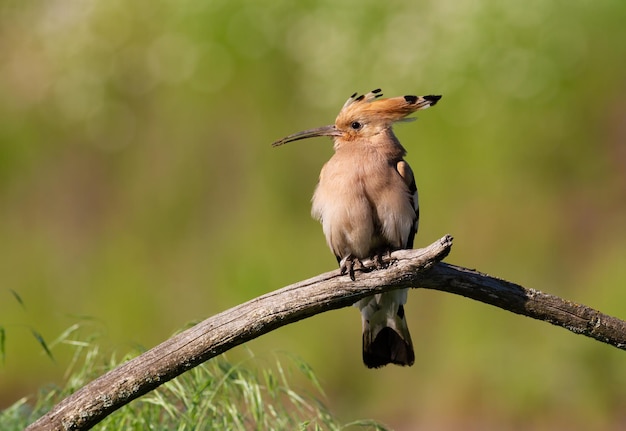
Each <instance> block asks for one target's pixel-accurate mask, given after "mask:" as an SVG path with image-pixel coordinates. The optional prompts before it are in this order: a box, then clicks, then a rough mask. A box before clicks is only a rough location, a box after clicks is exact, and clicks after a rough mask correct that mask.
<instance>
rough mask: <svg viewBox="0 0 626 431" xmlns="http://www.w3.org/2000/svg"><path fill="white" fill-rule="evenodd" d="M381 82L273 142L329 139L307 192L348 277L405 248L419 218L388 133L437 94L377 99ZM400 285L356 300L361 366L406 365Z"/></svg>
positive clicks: (406, 172)
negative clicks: (329, 151) (325, 117)
mask: <svg viewBox="0 0 626 431" xmlns="http://www.w3.org/2000/svg"><path fill="white" fill-rule="evenodd" d="M382 95H383V94H382V92H381V89H379V88H377V89H375V90H372V91H370V92H369V93H367V94H363V95H358V93H354V94H353V95H352V96H350V98H348V100H347V101H346V102H345V104H344V105H343V107H342V108H341V110H340V112H339V114H338V115H337V118H336V119H335V123H334V124H331V125H328V126H323V127H318V128H314V129H309V130H304V131H301V132H298V133H294V134H291V135H289V136H286V137H284V138H282V139H279V140H278V141H276V142H274V143H273V144H272V145H273V146H275V147H276V146H280V145H283V144H286V143H288V142H293V141H298V140H301V139H307V138H313V137H318V136H329V137H331V138H332V140H333V143H334V144H333V149H334V154H333V156H332V157H331V158H330V160H328V162H326V164H325V165H324V166H323V167H322V170H321V172H320V176H319V181H318V183H317V186H316V188H315V192H314V194H313V198H312V209H311V214H312V216H313V217H314V218H315V219H317V220H319V221H320V222H321V224H322V229H323V231H324V235H325V237H326V242H327V244H328V246H329V248H330V249H331V251H332V252H333V254H334V255H335V257H336V258H337V262H338V264H339V268H340V273H341V274H342V275H345V274H348V275H349V277H350V278H351V279H352V280H353V281H354V280H355V274H354V269H355V266H360V267H362V268H363V263H362V260H364V259H366V258H372V259H373V261H374V262H375V264H376V266H377V267H380V266H381V263H382V258H383V256H385V255H389V254H390V253H391V252H392V251H394V250H399V249H410V248H413V240H414V238H415V234H416V233H417V228H418V225H419V204H418V193H417V186H416V184H415V176H414V175H413V171H412V170H411V167H410V166H409V164H408V163H407V162H406V161H405V160H404V156H405V155H406V150H405V149H404V147H403V146H402V145H401V144H400V141H399V140H398V138H397V137H396V135H395V134H394V132H393V125H394V124H395V123H397V122H405V121H412V120H414V119H415V118H407V116H408V115H410V114H412V113H414V112H416V111H418V110H422V109H426V108H429V107H431V106H433V105H435V104H436V103H437V102H438V101H439V99H441V96H440V95H429V96H413V95H407V96H398V97H391V98H382ZM407 295H408V289H400V290H395V291H391V292H387V293H381V294H376V295H374V296H370V297H366V298H364V299H361V300H359V301H358V302H357V303H356V304H354V305H355V306H356V307H358V308H359V310H360V312H361V320H362V329H363V362H364V364H365V365H366V366H367V367H368V368H379V367H382V366H385V365H387V364H396V365H402V366H411V365H413V363H414V362H415V353H414V350H413V343H412V341H411V335H410V333H409V329H408V326H407V322H406V316H405V313H404V304H405V303H406V301H407Z"/></svg>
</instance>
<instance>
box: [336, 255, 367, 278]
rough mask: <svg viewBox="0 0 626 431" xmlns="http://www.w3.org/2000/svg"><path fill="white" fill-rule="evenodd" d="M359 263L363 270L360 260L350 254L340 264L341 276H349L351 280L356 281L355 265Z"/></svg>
mask: <svg viewBox="0 0 626 431" xmlns="http://www.w3.org/2000/svg"><path fill="white" fill-rule="evenodd" d="M355 262H356V263H358V264H359V266H360V267H361V268H363V262H361V260H360V259H358V258H356V257H354V256H353V255H351V254H349V255H347V256H346V257H344V258H343V259H341V261H340V262H339V270H340V271H341V275H344V274H346V273H347V274H348V275H349V276H350V280H352V281H354V280H355V278H354V264H355Z"/></svg>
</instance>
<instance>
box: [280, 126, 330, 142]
mask: <svg viewBox="0 0 626 431" xmlns="http://www.w3.org/2000/svg"><path fill="white" fill-rule="evenodd" d="M340 134H341V132H339V130H337V128H336V127H335V125H334V124H331V125H330V126H323V127H318V128H316V129H309V130H303V131H302V132H298V133H294V134H293V135H289V136H285V137H284V138H282V139H279V140H278V141H276V142H274V143H273V144H272V147H278V146H280V145H283V144H286V143H287V142H293V141H299V140H300V139H307V138H315V137H317V136H339V135H340Z"/></svg>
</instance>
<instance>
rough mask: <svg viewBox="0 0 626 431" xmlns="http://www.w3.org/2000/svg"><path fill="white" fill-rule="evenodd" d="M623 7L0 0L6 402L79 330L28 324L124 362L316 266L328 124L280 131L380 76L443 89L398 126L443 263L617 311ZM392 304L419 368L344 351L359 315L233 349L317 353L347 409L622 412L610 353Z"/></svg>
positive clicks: (325, 257) (418, 89) (412, 87)
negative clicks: (443, 245)
mask: <svg viewBox="0 0 626 431" xmlns="http://www.w3.org/2000/svg"><path fill="white" fill-rule="evenodd" d="M625 23H626V3H624V2H623V1H619V0H607V1H597V2H590V1H583V0H571V1H556V2H546V1H543V0H530V1H525V2H517V3H513V2H508V3H505V2H499V1H495V0H482V1H470V0H464V1H457V0H431V1H415V2H401V1H389V2H381V1H377V0H361V1H341V2H338V1H322V2H313V1H304V2H291V1H280V0H271V1H269V0H265V1H255V2H253V1H248V2H242V1H238V0H236V1H233V0H228V1H226V0H221V1H215V0H212V1H208V0H207V1H201V0H182V1H181V0H179V1H147V0H145V1H140V0H132V1H121V0H106V1H105V0H83V1H80V2H71V1H67V0H66V1H62V0H56V1H55V0H52V1H28V2H25V1H22V0H13V1H11V0H5V1H3V2H2V3H1V4H0V217H1V218H0V220H1V223H0V256H1V259H0V283H1V285H2V288H1V289H0V325H1V326H3V327H4V328H5V330H6V358H5V360H4V364H2V365H1V366H0V407H6V406H8V405H10V404H11V403H12V402H14V401H15V400H17V399H18V398H20V397H22V396H25V395H29V394H33V393H34V392H35V391H36V390H37V388H40V387H42V386H43V385H45V384H46V383H48V382H56V383H61V382H62V381H63V373H64V371H65V369H66V368H67V364H68V362H69V359H70V357H71V354H72V349H71V348H69V347H59V348H55V349H54V350H53V353H54V354H55V357H56V362H52V361H51V360H50V359H49V358H47V357H46V355H45V354H44V353H43V352H42V348H41V346H40V345H39V344H38V343H37V340H36V339H35V338H34V337H33V335H32V333H31V331H32V330H33V329H34V330H36V331H38V332H40V333H41V335H42V336H43V337H44V338H45V339H46V340H48V341H50V340H53V339H54V338H55V337H56V336H58V335H59V334H60V333H61V332H62V331H63V330H64V329H65V328H67V327H69V326H70V325H72V324H74V323H76V322H77V321H80V322H83V323H85V322H87V326H86V327H87V334H88V333H89V329H90V328H92V329H93V331H96V332H99V333H100V334H101V338H100V340H99V342H100V343H101V344H102V346H103V348H105V350H107V351H116V352H121V353H122V354H123V353H125V352H127V351H129V350H130V349H132V348H133V347H135V346H137V345H139V346H143V347H145V348H149V347H152V346H154V345H155V344H157V343H159V342H160V341H162V340H164V339H166V338H168V337H169V336H170V335H171V334H172V333H173V332H175V331H176V330H178V329H180V328H182V327H184V326H185V325H186V324H188V323H189V322H190V321H198V320H201V319H204V318H206V317H209V316H211V315H213V314H216V313H218V312H220V311H223V310H225V309H227V308H229V307H231V306H234V305H236V304H239V303H241V302H243V301H245V300H248V299H251V298H253V297H255V296H258V295H261V294H263V293H265V292H268V291H271V290H273V289H277V288H279V287H281V286H284V285H286V284H289V283H292V282H295V281H298V280H301V279H304V278H308V277H311V276H313V275H316V274H318V273H320V272H324V271H329V270H332V269H334V268H335V267H336V262H335V259H334V257H333V256H332V255H331V253H330V252H329V251H328V249H327V247H326V244H325V241H324V237H323V234H322V231H321V227H320V226H319V225H318V223H317V222H315V221H314V220H312V219H311V218H310V216H309V211H310V197H311V195H312V192H313V188H314V186H315V183H316V180H317V175H318V173H319V170H320V168H321V166H322V165H323V163H324V162H325V160H327V159H328V158H329V156H330V155H331V153H332V148H331V143H330V141H329V140H325V139H318V140H312V141H303V142H298V143H293V144H290V145H289V146H287V147H283V148H280V149H272V148H271V146H270V144H271V143H272V142H273V141H274V140H276V139H278V138H280V137H282V136H284V135H287V134H290V133H293V132H296V131H299V130H302V129H306V128H310V127H315V126H320V125H324V124H328V123H331V122H332V121H333V120H334V118H335V115H336V114H337V112H338V110H339V108H340V107H341V106H342V104H343V102H344V101H345V99H346V98H347V97H348V96H349V95H350V94H352V93H353V92H355V91H359V92H366V91H369V90H371V89H373V88H377V87H381V88H382V89H383V90H384V92H385V95H386V96H397V95H403V94H432V93H434V94H443V95H444V98H443V99H442V101H441V103H440V104H438V105H437V107H436V108H434V109H432V110H428V111H426V112H424V113H422V114H421V115H420V120H419V121H418V122H417V123H412V124H409V125H398V126H397V128H396V132H397V135H398V136H399V138H400V140H401V142H402V143H403V144H404V146H405V147H406V148H407V149H408V150H409V154H408V157H407V160H408V161H409V163H411V165H412V166H413V169H414V171H415V172H416V177H417V182H418V186H419V188H420V201H421V209H422V212H421V214H422V216H421V222H420V229H421V230H420V232H419V234H418V237H417V240H416V245H417V246H423V245H426V244H429V243H430V242H432V241H433V240H435V239H437V238H439V237H441V236H442V235H444V234H446V233H450V234H452V235H453V236H454V237H455V246H454V249H453V252H452V254H451V256H450V257H449V258H448V261H449V262H453V263H456V264H459V265H463V266H468V267H472V268H478V269H479V270H481V271H484V272H488V273H490V274H493V275H497V276H500V277H503V278H506V279H508V280H511V281H515V282H518V283H520V284H523V285H525V286H527V287H532V288H536V289H539V290H543V291H546V292H549V293H553V294H556V295H559V296H563V297H565V298H568V299H571V300H573V301H577V302H582V303H585V304H587V305H590V306H592V307H594V308H597V309H600V310H602V311H603V312H605V313H607V314H611V315H615V316H618V317H622V318H626V288H625V287H626V286H625V284H626V98H625V97H626V24H625ZM11 290H13V291H15V292H16V293H18V294H19V295H20V296H21V298H22V299H23V302H24V306H21V305H20V304H19V303H18V301H16V299H15V297H14V295H13V293H12V292H11ZM407 316H408V322H409V325H410V327H411V331H412V334H413V340H414V344H415V347H416V353H417V359H416V363H415V366H413V367H412V368H404V369H402V368H399V367H387V368H385V369H381V370H376V371H372V370H367V369H365V367H363V366H362V365H361V358H360V343H361V336H360V325H361V324H360V318H359V315H358V312H357V311H356V310H355V309H343V310H339V311H333V312H330V313H326V314H322V315H319V316H316V317H314V318H311V319H308V320H306V321H303V322H299V323H296V324H293V325H290V326H288V327H285V328H282V329H279V330H277V331H274V332H272V333H270V334H268V335H266V336H264V337H262V338H261V339H259V340H255V341H253V342H251V343H248V344H247V347H246V348H249V349H252V350H253V351H254V352H255V354H256V355H258V356H261V357H263V356H267V357H271V355H272V352H273V351H275V350H286V351H289V352H291V353H294V354H297V355H299V356H300V357H302V358H303V359H304V360H305V361H307V362H309V363H310V364H311V365H312V366H313V368H314V370H315V371H316V373H317V375H318V377H319V379H320V380H321V383H322V385H323V386H324V388H325V389H326V391H327V399H326V403H327V404H328V405H329V406H330V407H331V409H332V410H333V412H335V413H336V414H337V415H338V416H339V417H340V418H341V419H342V420H345V421H349V420H352V419H355V418H365V417H367V418H373V419H377V420H380V421H383V422H385V423H386V424H388V425H389V426H391V427H393V428H395V429H397V430H412V429H429V430H439V429H441V430H444V429H466V430H467V429H503V428H504V429H515V428H517V429H537V430H551V429H580V430H583V429H585V430H586V429H622V428H623V427H625V426H626V356H625V354H624V352H622V351H619V350H617V349H615V348H612V347H608V346H605V345H603V344H601V343H598V342H595V341H592V340H590V339H587V338H584V337H581V336H576V335H573V334H571V333H569V332H567V331H564V330H563V329H559V328H556V327H552V326H550V325H548V324H546V323H541V322H536V321H533V320H530V319H527V318H523V317H520V316H517V315H514V314H510V313H507V312H504V311H501V310H499V309H495V308H493V307H489V306H487V305H483V304H480V303H475V302H472V301H470V300H467V299H463V298H459V297H455V296H452V295H446V294H442V293H438V292H429V291H420V290H417V291H413V292H412V293H411V295H410V299H409V304H408V307H407ZM246 348H238V349H236V351H234V352H233V353H232V355H233V356H234V357H235V358H236V357H238V355H240V356H241V357H245V356H246Z"/></svg>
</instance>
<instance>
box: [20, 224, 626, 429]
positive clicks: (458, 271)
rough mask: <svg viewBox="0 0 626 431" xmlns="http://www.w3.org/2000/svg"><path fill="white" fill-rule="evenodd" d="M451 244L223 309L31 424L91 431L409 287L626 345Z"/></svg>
mask: <svg viewBox="0 0 626 431" xmlns="http://www.w3.org/2000/svg"><path fill="white" fill-rule="evenodd" d="M451 246H452V238H451V237H450V236H445V237H443V238H441V239H440V240H438V241H436V242H435V243H433V244H431V245H430V246H428V247H426V248H423V249H417V250H401V251H397V252H394V253H392V255H391V258H390V260H389V266H388V268H387V269H385V270H377V271H370V272H360V273H359V274H358V275H357V277H356V279H357V280H356V281H354V282H353V281H351V280H350V278H349V277H347V276H341V275H339V273H338V271H332V272H328V273H325V274H322V275H319V276H317V277H314V278H311V279H309V280H305V281H301V282H299V283H296V284H293V285H291V286H287V287H284V288H282V289H280V290H276V291H274V292H270V293H268V294H266V295H263V296H260V297H258V298H255V299H253V300H251V301H248V302H246V303H244V304H241V305H239V306H237V307H234V308H231V309H230V310H227V311H224V312H222V313H220V314H218V315H216V316H213V317H211V318H209V319H207V320H205V321H203V322H201V323H199V324H197V325H196V326H194V327H193V328H190V329H188V330H186V331H184V332H182V333H180V334H178V335H176V336H174V337H172V338H170V339H169V340H167V341H165V342H164V343H162V344H160V345H158V346H156V347H154V348H153V349H151V350H149V351H147V352H146V353H144V354H142V355H140V356H138V357H136V358H134V359H132V360H130V361H129V362H126V363H125V364H122V365H120V366H119V367H117V368H116V369H114V370H112V371H110V372H108V373H106V374H104V375H103V376H101V377H99V378H98V379H96V380H94V381H93V382H91V383H89V384H87V385H86V386H84V387H83V388H81V389H79V390H78V391H76V392H75V393H74V394H72V395H70V396H69V397H67V398H66V399H64V400H63V401H61V402H60V403H59V404H57V405H56V406H55V407H53V408H52V410H51V411H50V412H48V413H47V414H46V415H44V416H43V417H41V418H40V419H39V420H38V421H36V422H35V423H33V424H32V425H31V426H29V427H28V428H27V429H28V430H59V429H71V430H84V429H89V428H91V427H92V426H93V425H95V424H96V423H98V422H100V421H101V420H102V419H104V418H105V417H106V416H107V415H109V414H110V413H112V412H113V411H115V410H117V409H119V408H120V407H122V406H124V405H125V404H127V403H129V402H130V401H132V400H133V399H136V398H138V397H140V396H141V395H143V394H145V393H147V392H149V391H151V390H153V389H155V388H157V387H158V386H160V385H162V384H163V383H165V382H167V381H169V380H171V379H173V378H174V377H176V376H178V375H180V374H182V373H183V372H185V371H187V370H189V369H191V368H193V367H195V366H197V365H199V364H201V363H202V362H204V361H206V360H208V359H210V358H212V357H214V356H216V355H218V354H220V353H223V352H225V351H227V350H229V349H231V348H233V347H235V346H237V345H239V344H242V343H244V342H246V341H249V340H251V339H253V338H256V337H259V336H260V335H263V334H265V333H267V332H270V331H272V330H274V329H276V328H279V327H281V326H284V325H287V324H289V323H292V322H295V321H298V320H301V319H304V318H307V317H310V316H313V315H315V314H319V313H322V312H324V311H329V310H333V309H337V308H341V307H347V306H350V305H352V304H354V303H355V302H356V301H357V300H359V299H361V298H364V297H366V296H370V295H372V294H374V293H380V292H384V291H389V290H392V289H398V288H405V287H421V288H427V289H435V290H441V291H445V292H450V293H455V294H458V295H462V296H466V297H468V298H472V299H475V300H477V301H481V302H485V303H487V304H491V305H495V306H497V307H500V308H502V309H505V310H509V311H512V312H514V313H517V314H523V315H526V316H529V317H532V318H535V319H540V320H544V321H547V322H550V323H552V324H555V325H558V326H562V327H564V328H567V329H569V330H570V331H573V332H575V333H580V334H584V335H587V336H589V337H592V338H595V339H597V340H599V341H602V342H605V343H608V344H611V345H613V346H615V347H618V348H621V349H624V348H625V346H626V322H624V321H622V320H619V319H616V318H613V317H609V316H606V315H603V314H601V313H599V312H598V311H596V310H593V309H591V308H589V307H586V306H582V305H578V304H573V303H571V302H568V301H566V300H563V299H561V298H558V297H555V296H551V295H546V294H544V293H541V292H539V291H536V290H532V289H525V288H523V287H521V286H519V285H516V284H513V283H510V282H507V281H504V280H500V279H497V278H494V277H490V276H487V275H484V274H481V273H479V272H476V271H472V270H469V269H466V268H461V267H456V266H453V265H448V264H444V263H441V262H440V261H441V260H442V259H443V258H444V257H445V256H446V255H447V254H448V253H449V251H450V248H451ZM366 264H367V262H366Z"/></svg>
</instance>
